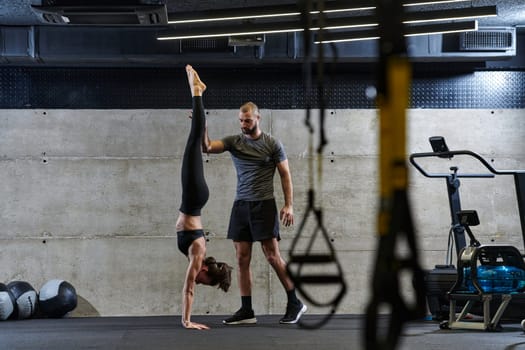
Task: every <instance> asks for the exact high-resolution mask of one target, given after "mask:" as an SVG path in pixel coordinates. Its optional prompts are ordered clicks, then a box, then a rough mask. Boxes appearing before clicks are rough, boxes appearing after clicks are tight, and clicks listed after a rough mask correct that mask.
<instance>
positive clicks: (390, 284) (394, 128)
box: [365, 0, 426, 350]
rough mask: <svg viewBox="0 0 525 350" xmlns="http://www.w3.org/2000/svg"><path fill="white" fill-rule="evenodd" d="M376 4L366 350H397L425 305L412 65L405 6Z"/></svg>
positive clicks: (396, 1)
mask: <svg viewBox="0 0 525 350" xmlns="http://www.w3.org/2000/svg"><path fill="white" fill-rule="evenodd" d="M376 4H377V12H378V18H379V23H380V40H379V52H380V55H379V77H378V96H377V105H378V108H379V118H380V132H379V135H380V139H379V142H380V162H379V166H380V198H379V200H380V205H379V213H378V221H377V229H378V233H379V234H378V246H377V251H376V254H377V255H376V259H375V266H374V272H373V273H374V274H373V277H372V293H371V300H370V302H369V304H368V306H367V310H366V327H365V329H366V330H365V343H366V349H367V350H375V349H395V347H396V345H397V343H398V340H399V336H400V335H401V331H402V327H403V324H404V323H405V322H406V321H409V320H413V319H417V318H422V317H423V316H424V315H425V305H426V304H425V286H424V280H423V270H422V269H421V267H420V264H419V257H418V252H417V244H416V236H415V232H414V226H413V222H412V217H411V215H410V207H409V200H408V190H407V182H408V174H407V172H408V170H407V165H406V152H405V147H406V145H405V143H406V118H405V113H406V108H407V106H408V99H409V89H410V80H411V65H410V62H409V60H408V59H407V57H406V45H405V42H404V35H403V32H404V28H403V24H402V18H403V16H402V15H403V6H402V3H401V1H400V0H377V1H376ZM401 239H404V240H401ZM400 242H406V249H403V252H402V254H403V256H401V254H400V253H401V252H400V251H399V247H398V244H399V243H400ZM407 276H408V277H411V278H410V279H409V280H408V281H407V279H406V278H405V279H403V277H407ZM403 281H405V282H409V283H407V284H408V285H409V287H412V288H413V300H411V301H408V300H406V299H407V298H406V297H405V298H404V297H403V294H402V291H401V289H402V288H401V287H402V282H403ZM403 290H405V291H406V290H408V288H403ZM383 312H386V313H385V314H383ZM380 320H382V322H379V321H380ZM385 322H386V327H385ZM379 323H380V324H381V326H380V324H379ZM380 329H381V331H380Z"/></svg>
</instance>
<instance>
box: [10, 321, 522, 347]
mask: <svg viewBox="0 0 525 350" xmlns="http://www.w3.org/2000/svg"><path fill="white" fill-rule="evenodd" d="M279 317H280V316H279V315H267V316H257V319H258V323H257V324H256V325H248V326H225V325H222V323H221V321H222V319H223V316H194V317H193V319H194V320H195V321H196V322H203V323H206V324H208V325H209V326H211V327H212V329H210V330H208V331H194V330H186V329H183V328H182V327H181V325H180V322H179V321H180V316H159V317H85V318H82V317H72V318H63V319H31V320H22V321H4V322H1V323H0V349H2V350H4V349H5V350H18V349H31V350H33V349H39V350H40V349H53V350H58V349H66V350H70V349H71V350H81V349H112V350H113V349H114V350H127V349H148V350H149V349H151V350H163V349H170V350H177V349H185V350H198V349H203V350H204V349H205V350H212V349H216V350H236V349H249V350H258V349H261V350H262V349H264V350H268V349H275V350H277V349H300V350H309V349H322V350H338V349H344V350H353V349H364V346H363V345H362V344H363V342H362V338H363V334H364V317H363V316H360V315H337V316H335V317H334V318H333V319H332V320H330V322H329V323H328V324H326V325H325V326H323V327H322V328H319V329H315V330H307V329H303V328H300V327H298V326H297V325H280V324H279V323H278V320H279ZM318 320H320V316H313V315H305V316H304V321H305V322H306V321H311V322H315V321H318ZM473 348H475V349H476V350H485V349H486V350H500V349H505V350H507V349H508V350H510V349H513V350H518V349H525V334H524V333H523V331H522V329H521V327H520V325H519V324H517V323H516V324H514V323H508V324H503V327H502V330H501V331H498V332H485V331H472V330H441V329H439V325H438V323H437V322H434V321H423V320H422V321H420V322H411V323H408V324H406V325H405V327H404V331H403V334H402V336H401V338H400V340H399V344H398V346H397V348H396V349H411V350H412V349H414V350H420V349H423V350H431V349H447V350H456V349H457V350H459V349H461V350H466V349H473Z"/></svg>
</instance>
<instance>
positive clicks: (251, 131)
mask: <svg viewBox="0 0 525 350" xmlns="http://www.w3.org/2000/svg"><path fill="white" fill-rule="evenodd" d="M241 131H242V133H243V134H245V135H250V136H252V135H255V132H256V131H257V126H254V127H253V128H251V129H250V128H241Z"/></svg>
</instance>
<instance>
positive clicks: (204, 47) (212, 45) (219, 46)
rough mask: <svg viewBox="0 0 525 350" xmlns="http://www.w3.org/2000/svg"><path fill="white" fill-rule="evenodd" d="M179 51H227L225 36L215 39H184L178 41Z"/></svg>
mask: <svg viewBox="0 0 525 350" xmlns="http://www.w3.org/2000/svg"><path fill="white" fill-rule="evenodd" d="M180 50H181V52H185V53H189V52H229V51H232V50H231V48H230V47H229V46H228V39H227V38H217V39H186V40H181V41H180Z"/></svg>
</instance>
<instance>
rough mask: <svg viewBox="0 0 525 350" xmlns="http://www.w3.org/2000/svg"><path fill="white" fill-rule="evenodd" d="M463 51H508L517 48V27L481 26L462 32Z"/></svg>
mask: <svg viewBox="0 0 525 350" xmlns="http://www.w3.org/2000/svg"><path fill="white" fill-rule="evenodd" d="M459 40H460V50H461V51H508V50H515V49H516V29H515V28H480V29H478V30H477V31H473V32H465V33H461V35H460V37H459Z"/></svg>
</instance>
